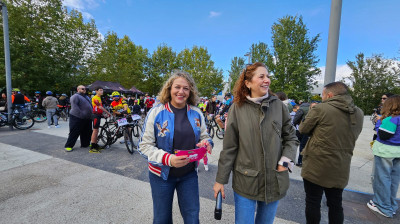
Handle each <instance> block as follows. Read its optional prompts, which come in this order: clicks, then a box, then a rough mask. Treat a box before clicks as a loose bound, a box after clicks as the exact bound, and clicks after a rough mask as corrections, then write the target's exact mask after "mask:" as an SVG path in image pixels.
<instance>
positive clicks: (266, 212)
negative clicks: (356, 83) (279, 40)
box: [214, 62, 298, 224]
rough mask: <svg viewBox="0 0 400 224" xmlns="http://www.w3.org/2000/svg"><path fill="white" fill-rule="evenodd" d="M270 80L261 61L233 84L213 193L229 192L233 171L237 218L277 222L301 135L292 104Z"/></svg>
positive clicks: (250, 220)
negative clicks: (276, 93)
mask: <svg viewBox="0 0 400 224" xmlns="http://www.w3.org/2000/svg"><path fill="white" fill-rule="evenodd" d="M270 84H271V80H270V78H269V74H268V70H267V68H266V66H265V65H264V64H263V63H260V62H256V63H254V64H252V65H249V66H247V67H246V68H245V69H244V70H243V72H242V73H241V75H240V77H239V79H238V81H237V82H236V84H235V89H234V103H233V105H232V106H231V108H230V110H229V113H228V122H227V125H226V131H225V137H224V142H223V150H222V151H221V154H220V158H219V162H218V173H217V177H216V183H215V184H214V196H215V197H216V196H217V194H218V192H221V194H222V197H223V198H225V192H224V184H227V183H228V180H229V175H230V173H231V171H232V172H233V175H232V176H233V181H232V187H233V190H234V199H235V220H236V223H246V224H247V223H254V222H255V223H273V221H274V218H275V213H276V210H277V207H278V202H279V200H280V199H281V198H283V197H284V196H285V195H286V191H287V190H288V188H289V173H288V172H289V171H290V169H291V167H292V165H293V162H292V161H293V160H294V159H295V156H296V150H297V146H298V141H297V137H296V131H295V129H294V127H293V125H292V124H291V118H290V115H289V112H288V109H287V107H286V106H285V105H284V104H283V103H282V102H281V101H280V100H279V99H278V98H277V97H276V96H274V95H273V94H272V91H271V90H270V88H269V87H270ZM255 212H256V215H255Z"/></svg>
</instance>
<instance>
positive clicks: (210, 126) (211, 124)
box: [206, 116, 225, 139]
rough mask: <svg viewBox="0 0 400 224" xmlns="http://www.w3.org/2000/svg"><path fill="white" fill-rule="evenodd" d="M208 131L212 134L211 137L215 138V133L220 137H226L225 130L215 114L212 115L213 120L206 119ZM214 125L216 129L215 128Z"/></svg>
mask: <svg viewBox="0 0 400 224" xmlns="http://www.w3.org/2000/svg"><path fill="white" fill-rule="evenodd" d="M206 126H207V132H208V134H209V135H210V138H214V133H215V135H216V136H217V138H219V139H224V134H225V133H224V131H222V129H221V128H220V127H219V125H218V124H217V122H216V121H215V116H212V118H211V120H208V119H206ZM214 127H215V128H216V130H214Z"/></svg>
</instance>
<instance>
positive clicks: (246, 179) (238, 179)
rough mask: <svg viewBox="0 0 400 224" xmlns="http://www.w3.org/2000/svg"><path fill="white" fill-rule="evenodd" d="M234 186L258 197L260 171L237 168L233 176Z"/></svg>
mask: <svg viewBox="0 0 400 224" xmlns="http://www.w3.org/2000/svg"><path fill="white" fill-rule="evenodd" d="M233 185H234V186H235V187H236V188H237V189H238V190H239V191H241V192H243V193H245V194H248V195H251V196H256V195H258V171H257V170H252V169H246V168H239V167H238V168H236V169H235V172H234V174H233Z"/></svg>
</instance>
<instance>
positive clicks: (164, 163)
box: [138, 71, 214, 224]
mask: <svg viewBox="0 0 400 224" xmlns="http://www.w3.org/2000/svg"><path fill="white" fill-rule="evenodd" d="M158 100H159V103H158V104H157V105H155V106H154V107H153V108H152V109H151V110H150V111H149V112H148V115H147V117H146V120H145V123H144V126H143V128H144V130H143V135H142V138H141V140H140V144H139V149H138V151H139V152H140V154H141V155H143V156H144V157H145V158H146V159H147V160H148V162H149V179H150V186H151V193H152V198H153V223H163V224H164V223H172V202H173V198H174V192H175V190H176V192H177V196H178V203H179V208H180V211H181V214H182V217H183V221H184V222H185V223H199V212H200V202H199V186H198V177H197V172H196V167H197V166H198V161H196V162H190V161H189V157H188V156H176V155H174V151H175V150H191V149H195V148H197V147H206V148H207V151H208V152H209V153H211V150H212V147H213V145H214V144H213V142H212V140H211V139H210V137H209V135H208V134H207V130H206V129H207V128H206V125H205V121H204V117H203V113H202V112H201V110H200V109H199V108H197V107H195V106H193V105H197V102H198V92H197V88H196V85H195V83H194V80H193V78H192V77H191V76H190V75H189V74H188V73H186V72H183V71H175V72H173V73H172V75H171V77H170V78H169V79H168V80H167V81H166V82H165V84H164V86H163V88H162V89H161V91H160V93H159V95H158Z"/></svg>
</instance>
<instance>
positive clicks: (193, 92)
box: [158, 70, 199, 106]
mask: <svg viewBox="0 0 400 224" xmlns="http://www.w3.org/2000/svg"><path fill="white" fill-rule="evenodd" d="M177 78H184V79H185V80H186V81H187V82H188V83H189V86H190V94H189V97H188V99H187V103H188V104H190V105H195V106H196V105H197V102H199V97H198V95H199V92H198V91H197V87H196V84H195V83H194V80H193V78H192V76H190V74H189V73H187V72H184V71H180V70H176V71H174V72H172V73H171V76H170V77H169V79H168V80H167V81H166V82H165V83H164V86H163V87H162V89H161V91H160V93H158V99H159V100H160V103H162V104H166V103H168V102H170V101H171V99H172V98H171V87H172V84H173V83H174V81H175V79H177Z"/></svg>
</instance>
